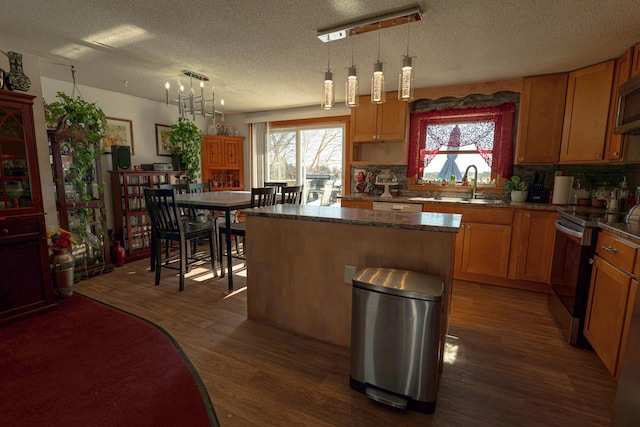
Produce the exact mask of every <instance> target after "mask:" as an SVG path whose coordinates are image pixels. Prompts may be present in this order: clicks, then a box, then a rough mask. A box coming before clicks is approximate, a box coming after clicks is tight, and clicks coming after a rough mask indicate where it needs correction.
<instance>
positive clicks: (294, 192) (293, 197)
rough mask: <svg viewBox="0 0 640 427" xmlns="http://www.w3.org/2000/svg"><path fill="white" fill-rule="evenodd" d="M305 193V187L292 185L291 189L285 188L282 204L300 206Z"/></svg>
mask: <svg viewBox="0 0 640 427" xmlns="http://www.w3.org/2000/svg"><path fill="white" fill-rule="evenodd" d="M303 191H304V186H303V185H292V186H289V187H283V188H282V190H281V199H280V203H282V204H283V205H284V204H293V205H299V204H302V193H303Z"/></svg>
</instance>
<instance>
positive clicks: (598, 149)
mask: <svg viewBox="0 0 640 427" xmlns="http://www.w3.org/2000/svg"><path fill="white" fill-rule="evenodd" d="M614 68H615V60H610V61H607V62H603V63H601V64H596V65H592V66H591V67H587V68H583V69H580V70H576V71H572V72H571V73H569V80H568V84H567V100H566V107H565V113H564V126H563V129H562V145H561V148H560V163H575V162H599V161H602V160H603V157H604V156H603V152H604V143H605V136H606V132H607V117H608V114H609V102H610V100H611V89H612V83H613V71H614Z"/></svg>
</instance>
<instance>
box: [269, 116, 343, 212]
mask: <svg viewBox="0 0 640 427" xmlns="http://www.w3.org/2000/svg"><path fill="white" fill-rule="evenodd" d="M287 125H288V126H283V125H280V126H278V125H277V124H276V123H274V124H272V128H271V131H270V132H269V135H268V138H267V144H266V145H267V147H266V156H265V163H266V164H265V172H264V181H265V182H268V181H286V182H288V183H290V184H291V185H293V184H295V183H303V184H304V185H305V194H306V195H307V197H306V203H308V204H318V205H324V206H331V205H337V201H338V196H339V195H340V194H341V192H342V173H343V157H344V156H343V152H344V143H345V134H346V132H345V125H344V124H342V123H333V124H330V123H325V124H315V125H307V126H303V125H300V126H292V125H291V122H288V123H287Z"/></svg>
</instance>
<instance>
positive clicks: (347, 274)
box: [344, 265, 356, 285]
mask: <svg viewBox="0 0 640 427" xmlns="http://www.w3.org/2000/svg"><path fill="white" fill-rule="evenodd" d="M355 275H356V267H355V266H354V265H345V266H344V283H346V284H347V285H350V284H351V283H352V282H353V276H355Z"/></svg>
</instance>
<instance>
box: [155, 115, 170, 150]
mask: <svg viewBox="0 0 640 427" xmlns="http://www.w3.org/2000/svg"><path fill="white" fill-rule="evenodd" d="M169 132H171V126H168V125H161V124H160V123H156V154H157V155H158V156H171V144H170V143H169Z"/></svg>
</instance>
